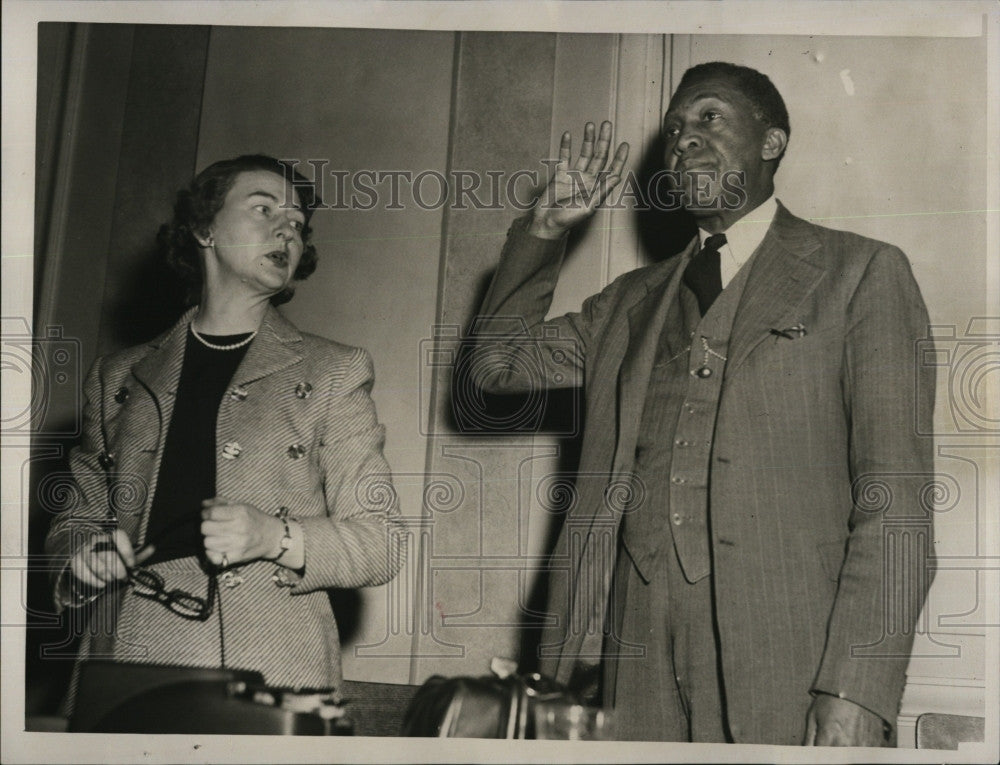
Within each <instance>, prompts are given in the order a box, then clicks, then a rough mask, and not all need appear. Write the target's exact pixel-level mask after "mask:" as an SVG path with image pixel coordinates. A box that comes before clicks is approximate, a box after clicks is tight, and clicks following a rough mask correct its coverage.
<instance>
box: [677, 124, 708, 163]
mask: <svg viewBox="0 0 1000 765" xmlns="http://www.w3.org/2000/svg"><path fill="white" fill-rule="evenodd" d="M701 146H702V137H701V133H699V132H698V130H697V129H696V128H695V127H692V126H688V127H684V128H682V129H681V132H680V135H678V136H677V139H676V140H675V141H674V147H673V152H674V154H676V155H677V156H678V157H680V156H682V155H683V154H684V153H685V152H687V151H690V150H691V149H699V148H701Z"/></svg>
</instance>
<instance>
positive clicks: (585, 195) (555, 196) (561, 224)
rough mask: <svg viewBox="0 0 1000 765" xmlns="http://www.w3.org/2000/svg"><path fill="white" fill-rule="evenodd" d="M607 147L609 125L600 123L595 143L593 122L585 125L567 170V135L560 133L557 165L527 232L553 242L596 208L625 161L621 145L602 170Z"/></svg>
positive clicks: (608, 190) (605, 162)
mask: <svg viewBox="0 0 1000 765" xmlns="http://www.w3.org/2000/svg"><path fill="white" fill-rule="evenodd" d="M610 147H611V123H610V122H608V121H604V122H602V123H601V130H600V133H599V134H598V135H597V141H596V143H595V141H594V123H593V122H588V123H587V125H586V126H585V127H584V129H583V145H582V146H581V147H580V156H579V157H577V160H576V163H575V164H574V165H573V167H572V168H570V166H569V161H570V154H571V148H570V134H569V133H563V134H562V139H561V140H560V142H559V163H558V164H557V165H556V171H555V174H554V175H553V176H552V180H551V181H549V185H548V186H547V187H546V189H545V191H543V192H542V195H541V196H540V197H539V198H538V202H537V203H536V204H535V211H534V216H533V218H532V221H531V225H530V226H529V228H528V231H529V233H531V234H533V235H534V236H539V237H542V238H543V239H557V238H559V237H560V236H562V235H563V234H564V233H565V232H566V231H568V230H569V229H570V228H572V227H573V226H575V225H577V224H578V223H581V222H582V221H584V220H586V219H587V218H589V217H590V216H591V215H593V214H594V211H595V210H597V207H598V205H600V204H601V202H603V201H604V199H605V197H607V195H608V193H609V192H610V191H611V190H612V189H613V188H614V187H615V186H616V185H618V182H619V181H620V180H621V176H622V170H623V169H624V168H625V160H627V159H628V144H627V143H622V144H620V145H619V146H618V150H617V151H616V152H615V155H614V157H613V158H612V160H611V165H610V166H609V167H607V169H605V165H607V162H608V150H609V149H610Z"/></svg>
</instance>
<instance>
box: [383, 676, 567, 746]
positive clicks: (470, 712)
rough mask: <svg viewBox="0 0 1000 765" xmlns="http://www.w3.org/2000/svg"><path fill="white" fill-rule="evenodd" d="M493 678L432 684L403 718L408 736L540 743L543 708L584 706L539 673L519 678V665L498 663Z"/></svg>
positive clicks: (433, 680) (431, 681)
mask: <svg viewBox="0 0 1000 765" xmlns="http://www.w3.org/2000/svg"><path fill="white" fill-rule="evenodd" d="M491 668H492V670H493V672H494V674H493V675H485V676H483V677H442V676H441V675H434V676H433V677H431V678H430V679H428V680H427V682H425V683H424V684H423V685H422V686H420V689H419V690H418V691H417V693H416V695H415V696H414V697H413V699H412V701H410V705H409V707H408V708H407V710H406V715H405V717H404V718H403V730H402V735H404V736H439V737H448V738H535V719H534V710H535V707H536V705H537V704H538V703H539V702H543V701H554V700H560V701H564V702H565V703H567V704H576V703H579V702H578V701H577V700H576V697H575V696H574V695H573V694H572V693H571V692H570V691H569V690H568V689H567V688H566V687H565V686H562V685H560V684H559V683H557V682H555V681H554V680H550V679H549V678H547V677H543V676H542V675H539V674H537V673H534V674H531V675H519V674H517V673H516V672H515V671H514V666H513V662H508V661H506V660H497V659H494V660H493V664H492V667H491Z"/></svg>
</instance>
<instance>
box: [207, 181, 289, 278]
mask: <svg viewBox="0 0 1000 765" xmlns="http://www.w3.org/2000/svg"><path fill="white" fill-rule="evenodd" d="M304 226H305V215H303V213H302V210H301V209H300V202H299V197H298V194H297V193H296V191H295V189H294V187H293V186H292V184H291V183H289V182H287V181H286V180H285V179H284V178H282V177H281V176H280V175H277V174H275V173H271V172H268V171H266V170H249V171H246V172H242V173H240V174H239V175H237V176H236V179H235V181H233V186H232V188H231V189H230V190H229V193H228V194H226V200H225V202H224V204H223V206H222V209H221V210H219V212H218V213H216V215H215V218H214V219H213V220H212V223H211V225H210V226H209V227H208V233H209V235H210V236H211V242H212V244H213V250H214V257H213V253H212V251H211V250H210V251H209V253H208V258H209V261H210V262H209V263H206V283H207V285H208V287H209V289H218V288H226V287H227V286H235V285H241V286H242V287H243V288H244V289H246V288H249V290H250V292H251V293H253V294H254V295H266V296H270V295H274V294H277V293H278V292H281V291H282V290H283V289H285V287H287V286H288V284H289V283H290V282H291V281H292V278H293V276H294V274H295V270H296V269H297V268H298V266H299V260H300V259H301V258H302V229H303V228H304Z"/></svg>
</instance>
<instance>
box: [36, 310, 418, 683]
mask: <svg viewBox="0 0 1000 765" xmlns="http://www.w3.org/2000/svg"><path fill="white" fill-rule="evenodd" d="M192 314H193V309H192V311H189V312H188V313H186V314H185V315H184V316H183V317H182V318H181V319H180V320H179V321H178V322H177V324H176V325H174V327H173V328H172V329H170V330H168V331H167V332H166V333H164V334H163V335H162V336H160V337H158V338H156V339H155V340H153V341H152V342H150V343H147V344H144V345H140V346H137V347H134V348H129V349H127V350H124V351H121V352H119V353H115V354H112V355H110V356H107V357H105V358H101V359H98V360H97V362H96V363H95V364H94V367H93V369H92V371H91V372H90V374H89V376H88V378H87V380H86V383H85V396H86V398H85V409H84V432H83V439H82V443H81V444H80V446H79V447H77V448H76V449H75V450H74V451H73V452H72V454H71V457H70V462H71V467H72V473H73V477H74V479H75V484H76V487H77V488H78V492H77V496H76V498H75V501H74V502H72V503H71V504H72V506H71V507H69V508H68V509H66V510H65V511H64V512H63V513H61V515H60V516H58V517H57V518H56V519H55V521H54V522H53V524H52V527H51V529H50V532H49V535H48V539H47V542H46V545H47V551H48V553H49V554H50V555H51V556H55V562H56V566H55V568H56V570H57V571H58V572H59V573H58V574H57V576H56V600H57V603H61V602H64V601H65V600H66V589H65V588H66V583H67V580H68V579H69V577H68V575H67V574H66V572H65V566H66V561H68V558H69V556H71V555H72V553H73V552H74V550H76V549H79V547H78V546H77V545H80V544H87V543H89V540H90V539H91V538H92V537H91V535H92V534H93V533H94V532H95V531H97V530H99V529H100V528H107V527H109V526H111V527H114V526H115V525H117V526H118V527H119V528H121V529H123V530H124V531H125V532H126V533H127V534H128V536H129V538H130V540H131V541H132V544H133V546H134V547H135V548H136V549H138V548H139V547H141V546H142V544H143V541H144V539H145V536H146V528H147V524H148V520H149V511H150V507H151V504H152V500H153V494H154V492H155V491H156V481H157V477H158V473H159V467H160V462H161V459H162V457H163V448H164V442H165V440H166V433H167V428H168V425H169V423H170V418H171V413H172V410H173V404H174V397H175V395H176V390H177V386H178V382H179V378H180V373H181V366H182V362H183V358H184V348H185V342H186V336H187V328H188V324H189V322H190V318H191V316H192ZM373 379H374V378H373V369H372V362H371V359H370V357H369V355H368V354H367V352H365V351H364V350H362V349H359V348H351V347H348V346H345V345H341V344H339V343H335V342H332V341H329V340H325V339H323V338H320V337H316V336H314V335H309V334H305V333H302V332H299V331H298V330H297V329H296V328H295V327H294V326H293V325H292V324H291V323H290V322H288V321H287V320H286V319H284V318H283V317H282V316H281V314H280V313H278V311H277V310H275V309H273V308H269V309H268V311H267V314H266V315H265V317H264V321H263V323H262V325H261V328H260V331H259V332H258V334H257V336H256V338H255V339H254V341H253V342H252V343H251V345H250V347H249V349H248V350H247V353H246V355H245V356H244V358H243V360H242V362H241V363H240V366H239V367H238V369H237V371H236V373H235V375H234V377H233V379H232V382H231V385H230V387H229V388H228V390H227V393H226V395H225V396H224V397H223V400H222V402H221V404H220V406H219V412H218V417H217V422H216V444H215V450H216V455H217V458H216V493H217V494H218V495H222V496H226V497H228V498H230V499H232V500H234V501H242V502H246V503H249V504H252V505H254V506H256V507H257V508H258V509H260V510H262V511H264V512H267V513H272V514H276V513H277V512H278V511H279V508H281V507H287V508H289V510H290V515H291V516H292V517H295V518H297V519H298V520H299V521H300V522H301V524H302V526H303V532H304V538H305V567H304V569H303V570H301V576H299V575H298V574H297V573H294V572H291V571H289V570H288V569H281V571H283V572H284V573H285V575H286V576H285V579H286V581H283V582H279V581H275V580H274V579H273V578H272V577H273V575H274V574H275V573H276V572H277V571H278V570H279V568H280V567H279V566H278V565H277V564H276V563H274V562H268V561H255V562H251V563H248V564H244V565H240V566H237V567H236V568H235V569H234V572H233V573H234V574H235V575H236V576H237V579H238V580H241V581H239V583H238V584H236V586H233V587H227V586H225V585H223V586H221V587H220V589H219V602H218V605H217V608H216V613H214V614H213V615H212V617H211V618H210V619H209V620H207V621H206V622H195V621H186V620H184V619H181V618H178V617H176V616H175V615H174V614H172V613H170V611H168V610H167V609H166V608H164V607H163V606H162V605H161V604H159V603H157V602H155V601H151V600H148V599H143V598H139V597H136V596H134V595H133V594H132V591H131V588H118V590H117V593H115V592H112V593H111V594H109V595H107V596H106V597H105V598H103V600H104V601H108V603H105V604H104V605H105V608H104V609H103V610H100V609H99V610H100V611H101V613H103V614H104V616H103V617H102V618H103V619H104V620H105V621H104V622H102V624H100V625H98V626H97V627H92V628H91V629H90V630H89V637H88V639H86V640H85V641H84V645H83V649H82V652H81V654H82V657H83V658H85V657H86V655H87V654H88V653H89V654H90V655H101V656H105V657H108V656H112V657H114V658H116V659H118V660H122V661H140V662H148V663H156V664H180V665H188V666H220V664H222V663H223V662H224V663H225V665H226V666H229V667H234V668H238V669H250V670H256V671H259V672H262V673H263V674H264V677H265V680H266V681H267V682H268V683H269V684H272V685H282V686H293V687H332V686H337V685H338V684H339V683H340V680H341V669H340V646H339V640H338V634H337V626H336V623H335V621H334V617H333V613H332V610H331V607H330V603H329V599H328V597H327V593H326V590H327V589H329V588H353V587H363V586H368V585H377V584H381V583H383V582H386V581H388V580H389V579H391V578H392V577H393V576H394V575H395V574H396V572H397V570H398V568H399V565H400V553H399V547H398V544H397V540H396V535H395V531H396V529H397V525H398V515H399V508H398V505H397V502H396V495H395V492H394V491H393V489H392V483H391V475H390V472H389V467H388V465H387V464H386V462H385V459H384V458H383V456H382V447H383V443H384V438H385V430H384V427H383V426H382V425H380V424H379V423H378V420H377V417H376V413H375V407H374V404H373V403H372V400H371V397H370V395H369V394H370V391H371V387H372V384H373ZM234 454H235V456H234ZM102 465H103V466H102ZM105 468H107V470H105ZM106 473H107V474H106ZM109 478H110V480H108V479H109ZM60 561H62V563H61V564H60V563H59V562H60ZM156 568H157V570H158V571H159V573H160V574H161V576H162V577H163V578H164V580H165V583H166V588H167V589H174V588H180V589H185V590H186V591H188V592H191V593H193V594H199V593H205V592H206V590H207V585H206V582H207V575H206V573H205V572H204V571H202V570H201V569H200V568H199V567H198V565H197V562H196V560H195V559H194V558H187V559H183V560H179V561H167V562H164V563H162V564H158V565H157V567H156ZM60 569H61V570H60ZM109 613H110V618H109V616H108V614H109ZM220 621H221V624H220Z"/></svg>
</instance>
